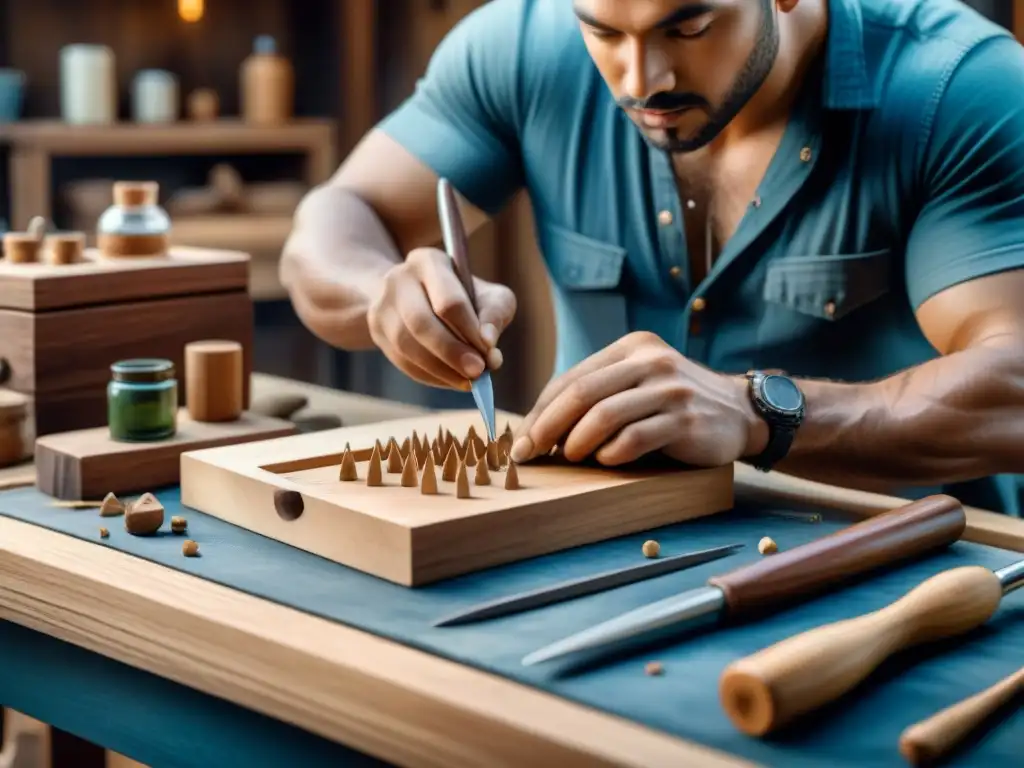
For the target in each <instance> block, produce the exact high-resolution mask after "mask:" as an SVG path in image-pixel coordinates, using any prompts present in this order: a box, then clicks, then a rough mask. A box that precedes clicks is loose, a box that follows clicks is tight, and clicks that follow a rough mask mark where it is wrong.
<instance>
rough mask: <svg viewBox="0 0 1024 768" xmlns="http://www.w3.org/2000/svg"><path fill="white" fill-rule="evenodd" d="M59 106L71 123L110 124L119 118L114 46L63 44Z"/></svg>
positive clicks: (63, 115) (62, 114)
mask: <svg viewBox="0 0 1024 768" xmlns="http://www.w3.org/2000/svg"><path fill="white" fill-rule="evenodd" d="M60 107H61V116H62V117H63V119H64V121H65V122H68V123H74V124H79V125H82V124H108V123H113V122H115V121H116V120H117V73H116V72H115V71H114V52H113V50H111V49H110V48H109V47H107V46H105V45H86V44H74V45H67V46H65V47H64V48H61V51H60Z"/></svg>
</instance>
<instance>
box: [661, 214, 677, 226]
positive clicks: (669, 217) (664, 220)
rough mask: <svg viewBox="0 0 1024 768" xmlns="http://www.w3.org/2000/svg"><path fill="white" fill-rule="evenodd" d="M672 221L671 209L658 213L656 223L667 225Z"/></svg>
mask: <svg viewBox="0 0 1024 768" xmlns="http://www.w3.org/2000/svg"><path fill="white" fill-rule="evenodd" d="M672 221H673V217H672V211H662V212H661V213H659V214H658V223H659V224H661V225H662V226H664V227H667V226H668V225H669V224H671V223H672Z"/></svg>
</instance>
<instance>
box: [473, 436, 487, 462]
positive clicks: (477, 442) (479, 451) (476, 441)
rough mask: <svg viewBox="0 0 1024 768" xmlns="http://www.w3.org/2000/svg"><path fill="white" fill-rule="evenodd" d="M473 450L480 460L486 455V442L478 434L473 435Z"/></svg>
mask: <svg viewBox="0 0 1024 768" xmlns="http://www.w3.org/2000/svg"><path fill="white" fill-rule="evenodd" d="M473 452H474V454H475V455H476V457H477V458H478V459H481V460H483V459H484V458H485V457H486V456H487V443H485V442H484V439H483V438H482V437H480V436H479V435H474V436H473Z"/></svg>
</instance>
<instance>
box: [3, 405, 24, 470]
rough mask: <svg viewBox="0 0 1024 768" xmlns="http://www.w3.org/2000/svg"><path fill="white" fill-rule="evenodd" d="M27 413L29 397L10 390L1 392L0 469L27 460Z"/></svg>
mask: <svg viewBox="0 0 1024 768" xmlns="http://www.w3.org/2000/svg"><path fill="white" fill-rule="evenodd" d="M27 413H28V398H27V397H25V396H24V395H20V394H18V393H16V392H12V391H10V390H0V467H9V466H11V465H12V464H17V463H18V462H20V461H23V460H24V459H25V454H26V450H25V416H26V414H27Z"/></svg>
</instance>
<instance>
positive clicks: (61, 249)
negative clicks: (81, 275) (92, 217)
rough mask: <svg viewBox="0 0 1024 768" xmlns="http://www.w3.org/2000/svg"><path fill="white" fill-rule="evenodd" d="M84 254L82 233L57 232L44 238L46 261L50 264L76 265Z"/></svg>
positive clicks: (83, 234)
mask: <svg viewBox="0 0 1024 768" xmlns="http://www.w3.org/2000/svg"><path fill="white" fill-rule="evenodd" d="M84 252H85V233H84V232H59V233H57V234H55V235H49V236H48V237H47V238H46V248H45V253H46V260H47V261H48V262H49V263H50V264H77V263H78V262H80V261H81V260H82V254H83V253H84Z"/></svg>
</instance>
